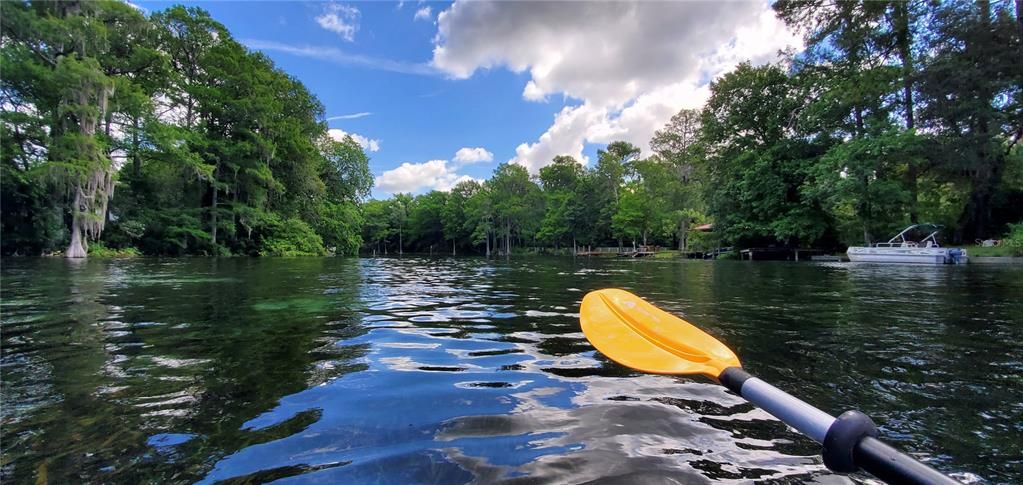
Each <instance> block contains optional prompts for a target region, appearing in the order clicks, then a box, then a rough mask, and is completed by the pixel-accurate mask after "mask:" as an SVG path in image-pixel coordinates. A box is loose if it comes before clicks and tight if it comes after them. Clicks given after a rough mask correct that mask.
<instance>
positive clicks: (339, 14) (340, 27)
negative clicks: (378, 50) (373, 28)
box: [316, 2, 360, 42]
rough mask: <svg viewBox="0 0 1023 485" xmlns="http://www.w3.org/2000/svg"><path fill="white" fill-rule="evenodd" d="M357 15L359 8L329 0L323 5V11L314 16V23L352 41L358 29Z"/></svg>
mask: <svg viewBox="0 0 1023 485" xmlns="http://www.w3.org/2000/svg"><path fill="white" fill-rule="evenodd" d="M359 15H360V14H359V9H357V8H355V7H353V6H351V5H344V4H340V3H334V2H331V3H328V4H326V5H324V6H323V13H321V14H320V15H318V16H317V17H316V23H318V24H320V27H323V28H324V29H327V30H329V31H331V32H334V33H335V34H337V35H340V36H341V38H342V39H344V40H347V41H348V42H352V41H353V40H355V33H356V32H357V31H358V30H359Z"/></svg>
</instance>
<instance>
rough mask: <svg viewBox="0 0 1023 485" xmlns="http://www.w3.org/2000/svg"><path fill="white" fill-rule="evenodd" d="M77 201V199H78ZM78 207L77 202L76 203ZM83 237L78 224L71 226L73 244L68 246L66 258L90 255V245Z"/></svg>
mask: <svg viewBox="0 0 1023 485" xmlns="http://www.w3.org/2000/svg"><path fill="white" fill-rule="evenodd" d="M76 199H77V197H76ZM76 205H77V201H76ZM84 239H85V238H83V237H82V229H81V228H80V227H79V225H78V224H75V223H72V224H71V244H70V245H69V246H68V248H67V251H64V256H65V257H68V258H84V257H86V256H87V255H88V254H89V247H88V243H87V242H86V241H85V240H84Z"/></svg>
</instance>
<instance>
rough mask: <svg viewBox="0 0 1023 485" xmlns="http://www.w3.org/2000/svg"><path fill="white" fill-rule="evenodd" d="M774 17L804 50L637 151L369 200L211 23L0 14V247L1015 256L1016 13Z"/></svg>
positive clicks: (302, 118) (997, 9) (342, 146)
mask: <svg viewBox="0 0 1023 485" xmlns="http://www.w3.org/2000/svg"><path fill="white" fill-rule="evenodd" d="M773 8H774V9H775V12H776V14H777V15H778V16H779V18H781V19H782V20H783V21H784V22H785V23H786V24H788V26H789V27H791V28H793V29H795V30H796V31H798V32H800V33H801V34H802V35H803V36H804V41H805V46H806V48H805V50H803V51H801V52H799V53H798V54H791V53H790V54H788V55H787V56H786V58H785V59H784V60H783V61H782V62H778V63H775V64H769V65H753V64H751V63H744V64H740V65H739V66H737V67H736V68H735V69H734V70H732V71H731V72H728V73H726V74H724V75H723V76H720V77H719V78H717V79H715V80H713V82H712V83H711V85H710V92H711V94H710V98H709V99H708V101H707V102H706V104H705V106H704V107H703V108H702V109H693V110H691V109H684V110H681V111H680V112H679V113H678V114H676V115H675V116H674V117H672V119H671V120H670V121H669V122H668V123H667V124H666V125H665V126H664V127H663V128H662V129H660V130H658V131H657V132H656V133H655V135H654V137H653V139H652V140H650V147H651V151H650V153H641V151H640V150H639V149H638V148H637V147H635V146H633V145H631V144H629V143H626V142H614V143H611V144H609V145H608V146H607V147H605V148H604V149H603V150H599V151H598V153H597V157H596V160H595V163H593V164H592V166H584V165H582V164H580V163H579V162H578V161H577V160H575V159H573V158H571V157H568V156H558V157H555V158H554V159H553V160H552V161H551V163H550V164H549V165H547V166H545V167H543V168H542V169H540V171H539V173H537V174H530V173H529V172H527V171H526V169H525V168H524V167H522V166H519V165H514V164H503V165H500V166H498V167H497V169H496V170H495V171H494V173H493V175H492V176H491V177H490V179H488V180H486V181H482V182H479V181H466V182H462V183H460V184H458V185H456V186H455V187H454V188H452V189H451V190H450V191H447V192H440V191H433V192H429V193H426V194H421V195H418V196H413V195H411V194H396V195H395V196H393V197H391V198H389V199H387V200H366V198H367V197H368V195H369V190H370V188H371V186H372V183H373V179H372V176H371V175H370V173H369V170H368V158H367V157H366V154H365V153H364V152H363V151H362V149H361V148H360V147H359V145H358V144H357V143H355V141H353V140H352V139H351V138H346V139H343V140H340V141H339V140H333V139H331V138H330V137H329V136H327V130H326V125H325V123H324V122H323V107H322V105H321V104H320V103H319V101H318V100H317V99H316V97H315V96H313V95H312V94H311V93H309V92H308V91H307V90H306V88H305V87H304V86H303V85H302V84H301V83H300V82H299V81H297V80H296V79H294V78H292V77H290V76H288V75H287V74H286V73H284V72H282V71H280V70H279V69H277V68H276V67H274V65H273V63H272V62H271V61H270V60H269V59H268V58H266V57H265V56H264V55H262V54H258V53H252V52H249V51H247V50H246V49H245V48H244V47H243V46H241V45H240V44H238V43H237V42H236V41H234V40H233V39H232V38H231V35H230V33H229V32H228V31H227V30H226V29H225V28H224V27H223V26H222V25H220V24H219V23H217V22H216V21H214V20H213V19H211V18H210V17H209V15H208V14H207V13H206V12H204V11H202V10H200V9H195V8H184V7H173V8H170V9H168V10H165V11H162V12H156V13H153V14H152V15H149V16H145V15H143V14H141V13H139V12H138V11H137V10H135V9H134V8H132V7H130V6H127V5H125V4H123V3H120V2H106V1H99V2H32V3H15V2H7V3H5V4H4V12H3V16H2V19H0V22H2V36H3V37H2V40H3V44H2V46H0V62H2V65H0V67H2V72H3V75H2V84H0V88H2V90H0V91H2V92H0V95H2V97H3V99H2V107H0V108H2V111H0V116H2V123H0V129H2V130H3V131H2V132H0V135H2V143H3V145H2V153H0V158H2V160H0V162H2V163H0V168H2V170H3V172H2V183H3V190H2V192H3V201H2V203H3V221H2V223H3V227H2V249H3V253H4V254H40V253H51V252H55V251H61V250H64V251H65V254H67V255H69V256H83V255H84V254H85V252H86V251H87V250H88V251H95V250H96V249H97V248H101V249H106V248H116V249H120V250H124V251H136V252H142V253H145V254H172V255H180V254H206V255H221V254H266V255H297V254H327V253H330V252H333V253H335V254H353V253H356V252H358V251H360V250H361V251H362V252H364V253H371V254H372V253H376V254H391V253H402V252H406V251H417V252H438V253H439V252H447V251H449V250H450V252H451V253H454V254H460V253H473V254H495V253H503V254H508V253H510V252H511V251H512V248H522V247H535V248H548V249H550V250H554V251H558V250H562V251H566V250H568V249H567V248H578V247H579V246H608V245H611V246H625V245H633V244H647V245H660V246H669V247H676V248H679V249H689V248H696V249H706V248H709V247H711V246H718V245H734V246H740V247H751V246H768V245H783V246H792V247H807V246H813V247H824V248H840V247H842V246H844V245H849V244H862V243H867V242H871V241H876V240H878V239H882V238H886V237H887V236H888V235H889V234H891V233H893V232H895V231H897V230H898V229H900V228H901V227H903V226H905V225H907V224H909V223H922V222H932V223H939V224H943V225H945V226H947V227H948V228H949V229H950V233H951V236H952V239H953V240H954V241H956V242H961V241H973V239H984V238H989V237H994V238H998V237H1001V236H1002V235H1004V234H1005V232H1006V231H1008V230H1010V228H1012V227H1015V228H1016V231H1017V232H1019V234H1020V235H1019V237H1020V238H1023V226H1020V225H1013V224H1012V223H1017V222H1021V221H1023V154H1021V150H1020V144H1019V141H1020V138H1021V137H1023V106H1021V94H1023V40H1021V39H1023V0H1015V1H1014V2H1012V1H1001V2H998V1H983V0H981V1H976V2H967V1H962V0H960V1H951V2H929V1H923V0H910V1H897V0H876V1H847V2H832V1H830V0H779V1H778V2H776V3H775V4H774V5H773ZM115 188H116V190H117V196H116V197H114V194H113V192H114V189H115ZM707 223H712V224H713V231H712V232H710V233H708V232H705V231H698V232H697V231H693V228H694V227H696V226H699V225H703V224H707ZM90 241H92V242H91V243H90Z"/></svg>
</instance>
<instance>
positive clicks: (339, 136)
mask: <svg viewBox="0 0 1023 485" xmlns="http://www.w3.org/2000/svg"><path fill="white" fill-rule="evenodd" d="M327 135H329V136H330V137H331V138H333V139H335V140H337V141H341V140H343V139H344V138H345V135H349V136H351V137H352V139H353V140H355V142H356V143H358V144H359V145H360V146H362V149H363V150H366V151H367V152H375V151H378V150H380V140H377V139H373V138H366V137H364V136H362V135H360V134H358V133H348V132H347V131H345V130H342V129H339V128H331V129H329V130H327Z"/></svg>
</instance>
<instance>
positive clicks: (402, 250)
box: [398, 226, 405, 256]
mask: <svg viewBox="0 0 1023 485" xmlns="http://www.w3.org/2000/svg"><path fill="white" fill-rule="evenodd" d="M404 254H405V249H404V247H403V244H402V243H401V226H398V256H402V255H404Z"/></svg>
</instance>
